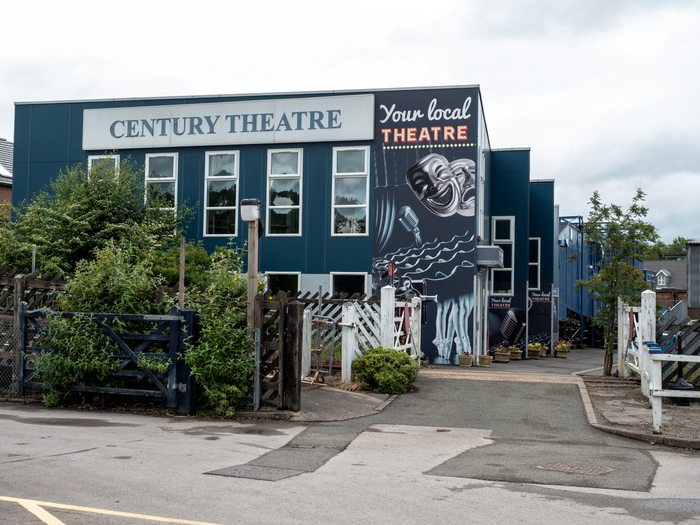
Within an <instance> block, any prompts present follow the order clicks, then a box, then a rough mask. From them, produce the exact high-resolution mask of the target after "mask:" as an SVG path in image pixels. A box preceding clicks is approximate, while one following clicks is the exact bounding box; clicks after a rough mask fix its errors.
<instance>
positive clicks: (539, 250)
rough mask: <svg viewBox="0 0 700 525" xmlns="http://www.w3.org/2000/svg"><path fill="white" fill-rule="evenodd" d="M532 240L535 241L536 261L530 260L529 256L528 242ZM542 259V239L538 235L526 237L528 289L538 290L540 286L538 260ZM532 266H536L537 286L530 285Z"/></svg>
mask: <svg viewBox="0 0 700 525" xmlns="http://www.w3.org/2000/svg"><path fill="white" fill-rule="evenodd" d="M532 241H537V261H536V262H534V263H533V262H530V258H529V251H530V248H531V246H530V244H529V243H531V242H532ZM541 260H542V239H541V238H540V237H530V238H529V239H528V263H527V264H528V272H527V276H528V284H527V289H528V290H539V289H540V288H541V287H542V274H541V266H540V262H541ZM532 266H537V286H530V284H531V283H530V271H529V270H530V267H532Z"/></svg>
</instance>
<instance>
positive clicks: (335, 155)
mask: <svg viewBox="0 0 700 525" xmlns="http://www.w3.org/2000/svg"><path fill="white" fill-rule="evenodd" d="M358 150H362V151H364V152H365V166H364V171H362V172H355V173H338V152H341V151H358ZM370 153H371V152H370V146H339V147H334V148H333V168H332V173H333V177H332V184H331V223H330V224H331V237H368V236H369V219H370V217H369V182H370V181H369V170H370V162H369V161H370ZM360 177H364V178H365V203H364V204H360V205H354V204H336V203H335V187H336V180H338V179H341V178H360ZM336 208H338V209H348V208H364V210H365V224H366V225H365V232H364V233H336V231H335V210H336ZM331 284H332V283H331ZM365 293H366V292H365Z"/></svg>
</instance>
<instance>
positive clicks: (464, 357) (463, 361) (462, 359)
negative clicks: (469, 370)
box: [457, 352, 474, 366]
mask: <svg viewBox="0 0 700 525" xmlns="http://www.w3.org/2000/svg"><path fill="white" fill-rule="evenodd" d="M457 358H458V359H459V366H472V362H473V359H474V358H473V357H472V355H471V354H470V353H469V352H467V353H464V354H459V355H458V356H457Z"/></svg>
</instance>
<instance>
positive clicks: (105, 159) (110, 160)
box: [88, 154, 119, 174]
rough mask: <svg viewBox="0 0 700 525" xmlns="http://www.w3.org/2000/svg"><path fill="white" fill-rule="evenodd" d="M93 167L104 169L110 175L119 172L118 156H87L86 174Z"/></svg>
mask: <svg viewBox="0 0 700 525" xmlns="http://www.w3.org/2000/svg"><path fill="white" fill-rule="evenodd" d="M93 166H100V167H104V169H105V170H107V171H109V172H110V173H114V174H116V173H118V172H119V155H116V154H114V155H88V174H89V173H90V171H92V168H93Z"/></svg>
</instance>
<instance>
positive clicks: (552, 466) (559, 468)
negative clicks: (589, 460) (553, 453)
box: [537, 463, 617, 476]
mask: <svg viewBox="0 0 700 525" xmlns="http://www.w3.org/2000/svg"><path fill="white" fill-rule="evenodd" d="M537 468H541V469H544V470H554V471H556V472H565V473H567V474H587V475H589V476H597V475H599V474H607V473H608V472H615V471H616V470H617V469H616V468H607V467H592V466H591V465H579V464H578V463H547V464H546V465H538V466H537Z"/></svg>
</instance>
